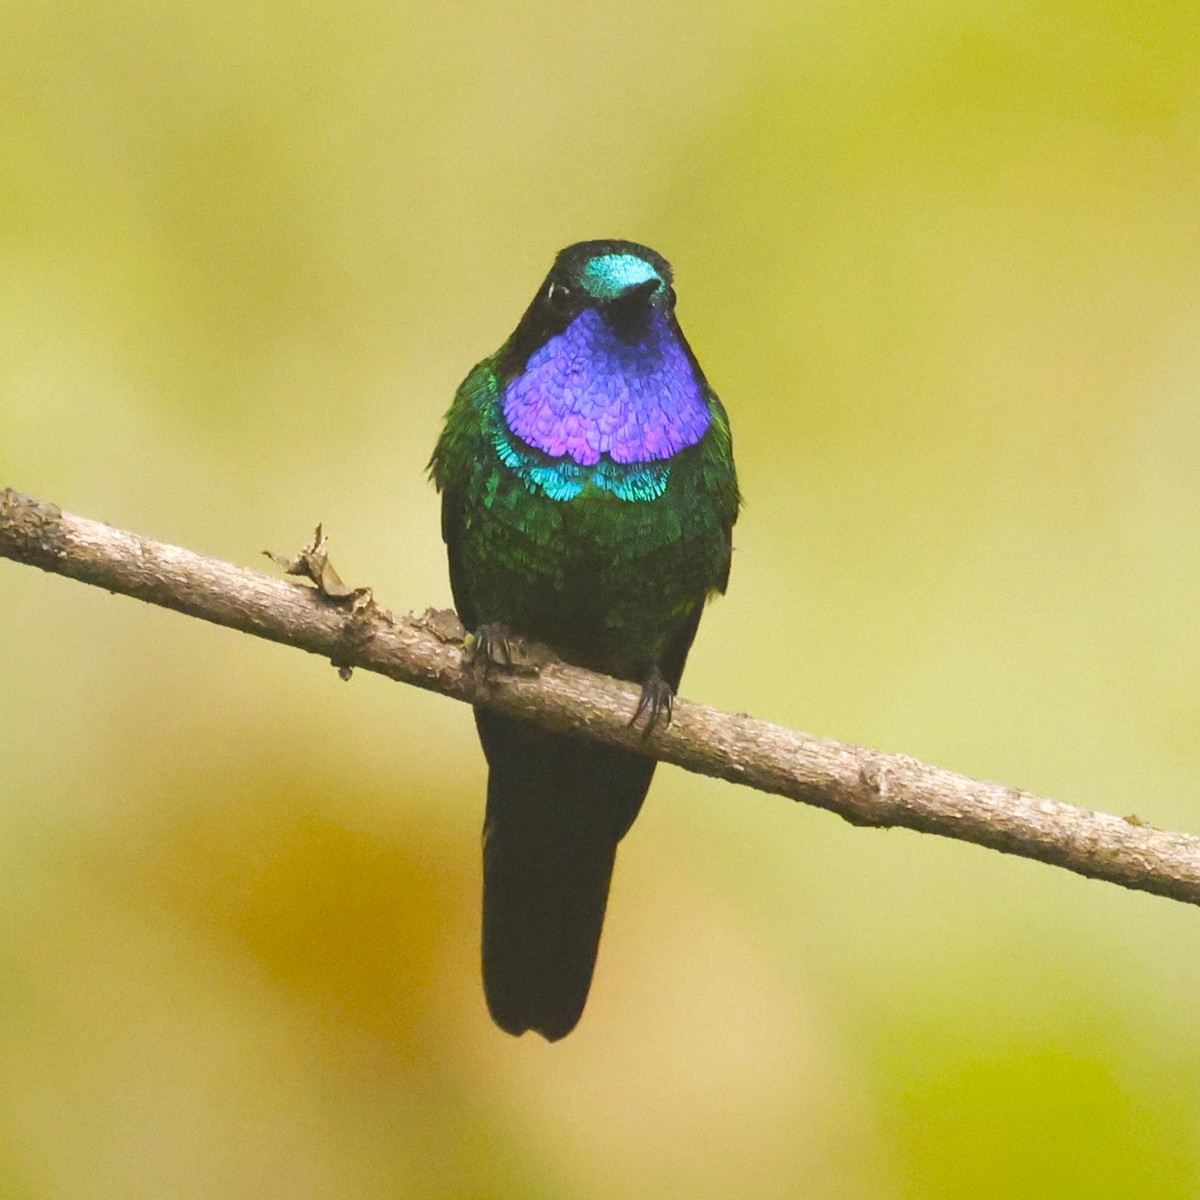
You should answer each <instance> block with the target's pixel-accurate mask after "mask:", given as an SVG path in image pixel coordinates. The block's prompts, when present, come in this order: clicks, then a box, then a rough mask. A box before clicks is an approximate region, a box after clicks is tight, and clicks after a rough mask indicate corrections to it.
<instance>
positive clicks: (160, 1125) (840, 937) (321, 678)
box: [0, 0, 1200, 1200]
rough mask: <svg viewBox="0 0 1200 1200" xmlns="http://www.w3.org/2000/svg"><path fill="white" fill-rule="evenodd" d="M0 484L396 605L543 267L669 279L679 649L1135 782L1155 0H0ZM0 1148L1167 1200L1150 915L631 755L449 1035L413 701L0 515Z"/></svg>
mask: <svg viewBox="0 0 1200 1200" xmlns="http://www.w3.org/2000/svg"><path fill="white" fill-rule="evenodd" d="M0 45H2V46H3V61H4V68H3V71H2V72H0V130H2V135H0V324H2V327H3V330H4V333H3V336H2V337H0V485H7V486H12V487H17V488H19V489H21V490H23V491H27V492H29V493H31V494H33V495H36V496H39V497H41V498H44V499H47V500H53V501H55V502H57V503H59V504H61V505H63V506H64V507H66V508H69V509H71V510H74V511H76V512H79V513H82V514H85V515H88V516H91V517H96V518H100V519H102V520H106V521H109V522H112V523H113V524H116V525H120V526H125V527H129V528H132V529H135V530H138V531H140V532H143V533H146V534H149V535H151V536H154V537H157V538H160V539H163V540H167V541H173V542H176V543H180V544H183V545H187V546H190V547H192V548H194V549H197V550H200V551H203V552H207V553H210V554H214V555H217V556H220V557H225V558H229V559H233V560H235V561H238V562H241V563H245V564H248V565H257V566H260V567H263V568H264V569H266V568H267V564H266V563H265V561H264V560H261V559H260V558H259V557H258V552H259V551H260V550H261V549H262V548H263V547H271V548H273V549H275V550H280V551H289V550H294V549H296V548H298V547H299V546H300V545H301V544H302V542H303V540H304V539H305V538H306V537H307V536H308V534H309V533H310V531H311V529H312V526H313V525H314V524H315V523H316V521H317V520H323V521H324V522H325V523H326V528H327V530H329V531H330V532H331V534H332V537H333V543H332V549H333V553H334V561H335V562H336V563H337V565H338V568H339V570H340V571H341V573H342V574H343V576H344V577H345V578H346V579H347V580H349V581H351V582H353V583H370V584H371V585H373V586H374V588H375V590H376V593H377V595H378V596H379V597H380V598H381V599H382V601H383V602H384V603H386V604H388V605H390V606H391V607H393V608H396V609H398V610H407V609H418V610H419V609H421V608H424V607H425V606H426V605H429V604H436V605H443V604H446V603H448V601H449V588H448V584H447V580H446V572H445V566H444V557H443V550H442V546H441V544H440V540H439V534H438V505H437V499H436V497H435V495H434V493H433V490H432V489H431V487H430V486H429V485H428V483H427V482H426V480H425V478H424V464H425V462H426V460H427V458H428V455H429V452H430V449H431V448H432V445H433V442H434V440H435V437H436V435H437V431H438V429H439V425H440V420H441V417H442V414H443V412H444V411H445V408H446V406H447V405H448V403H449V400H450V397H451V395H452V393H453V390H454V388H455V386H456V385H457V383H458V382H459V380H460V379H461V378H462V377H463V375H465V373H466V372H467V370H468V368H469V367H470V366H471V365H472V364H473V363H474V362H475V361H476V360H478V359H479V358H481V357H482V356H483V355H485V354H487V353H490V352H491V351H492V350H493V349H495V347H496V346H497V345H498V344H499V343H500V341H501V340H502V339H503V338H504V337H505V336H506V335H507V334H508V332H509V331H510V329H511V328H512V326H513V325H514V324H515V323H516V320H517V318H518V316H519V315H520V313H521V312H522V311H523V308H524V306H525V304H526V303H527V302H528V299H529V297H530V296H531V295H532V294H533V290H534V288H535V287H536V286H537V284H538V283H539V281H540V280H541V278H542V276H543V274H544V272H545V271H546V269H547V267H548V265H549V262H550V260H551V258H552V256H553V254H554V253H555V251H556V250H557V249H558V248H559V247H560V246H562V245H565V244H566V243H568V242H571V241H574V240H577V239H580V238H587V237H629V238H634V239H637V240H640V241H644V242H648V243H649V244H651V245H653V246H655V247H656V248H658V249H660V250H661V251H662V252H663V253H664V254H666V255H667V256H668V257H669V258H670V259H671V260H672V261H673V262H674V264H675V267H676V274H677V278H678V286H679V294H680V297H681V302H680V314H681V319H682V322H683V325H684V328H685V329H686V331H687V333H688V335H689V337H690V339H691V341H692V344H693V346H694V347H695V349H696V351H697V353H698V355H699V357H700V359H701V361H702V362H703V363H704V365H705V368H706V370H707V373H708V375H709V377H710V379H711V380H712V381H713V383H714V385H715V386H716V387H717V389H718V390H719V391H720V393H721V395H722V397H723V398H724V400H725V403H726V406H727V407H728V409H729V412H730V414H731V417H732V420H733V425H734V433H735V444H736V449H737V458H738V464H739V467H740V471H741V476H742V481H743V486H744V490H745V493H746V496H747V500H748V503H747V507H746V509H745V511H744V513H743V516H742V520H741V522H740V524H739V525H738V528H737V531H736V546H737V553H736V558H735V562H734V569H733V578H732V585H731V588H730V592H729V595H728V596H727V597H726V598H725V599H724V600H722V601H720V602H719V603H718V604H716V605H714V606H713V608H712V609H711V610H710V612H709V614H708V616H707V617H706V620H705V622H704V625H703V627H702V629H701V633H700V637H699V639H698V642H697V646H696V649H695V651H694V653H693V656H692V662H691V665H690V668H689V672H688V675H687V677H686V679H685V691H686V692H687V694H689V695H691V696H693V697H695V698H698V699H703V700H705V701H707V702H710V703H713V704H717V705H720V706H722V707H726V708H729V709H733V710H747V711H750V712H753V713H755V714H756V715H759V716H763V717H767V718H770V719H772V720H776V721H780V722H783V723H785V724H789V725H793V726H796V727H798V728H801V729H805V730H808V731H811V732H815V733H819V734H823V735H829V736H834V737H838V738H842V739H845V740H849V741H855V742H860V743H864V744H867V745H871V746H877V747H881V748H885V749H894V750H903V751H906V752H908V753H911V754H914V755H917V756H920V757H923V758H927V759H929V760H932V761H933V762H936V763H939V764H941V765H944V766H947V767H950V768H953V769H955V770H959V771H963V772H967V773H969V774H973V775H977V776H983V777H986V778H993V779H999V780H1003V781H1005V782H1008V783H1011V784H1015V785H1019V786H1022V787H1027V788H1031V789H1034V790H1037V791H1040V792H1044V793H1047V794H1050V795H1053V796H1055V797H1057V798H1060V799H1062V800H1066V801H1070V802H1073V803H1077V804H1082V805H1085V806H1089V807H1096V808H1103V809H1107V810H1110V811H1114V812H1117V813H1121V814H1126V813H1131V812H1136V813H1137V814H1138V815H1139V816H1141V817H1142V818H1143V819H1145V820H1148V821H1150V822H1152V823H1153V824H1155V825H1160V826H1163V827H1167V828H1181V829H1192V830H1195V829H1197V828H1198V827H1200V812H1198V809H1200V787H1198V783H1197V781H1198V779H1200V631H1198V628H1197V610H1198V607H1200V603H1198V602H1200V538H1198V536H1197V531H1198V529H1200V336H1198V335H1197V327H1198V324H1200V6H1197V5H1196V3H1195V0H1187V2H1185V3H1176V4H1171V3H1163V4H1154V5H1143V4H1136V3H1133V2H1132V0H1124V2H1122V3H1104V2H1101V3H1096V2H1095V0H1089V2H1088V3H1084V2H1082V0H1075V2H1069V0H1060V2H1045V3H1027V4H1020V3H1016V4H996V3H989V2H980V0H965V2H964V0H954V2H951V0H900V2H899V3H887V4H885V3H880V2H878V0H834V2H832V3H824V4H806V5H796V4H791V3H782V2H779V0H776V2H774V3H771V2H763V3H750V4H748V5H741V6H732V5H731V6H725V5H708V6H705V7H701V8H699V9H697V8H696V7H694V6H693V5H692V4H686V3H682V2H678V0H676V2H665V3H651V4H635V3H629V2H625V0H621V2H617V3H612V4H607V5H593V6H579V7H576V8H571V7H567V6H562V5H551V4H545V3H525V4H516V5H484V4H470V3H452V4H448V5H443V6H436V7H433V8H431V7H430V6H425V5H420V6H418V5H404V4H395V5H387V4H380V3H369V2H364V0H349V2H348V3H342V4H332V3H323V2H319V0H317V2H311V3H300V4H283V3H278V2H276V3H271V2H269V0H251V2H250V3H232V2H229V0H213V2H211V3H208V4H205V5H192V4H189V5H182V4H179V5H166V4H160V3H156V2H151V0H141V2H136V0H123V2H121V3H99V2H96V0H92V2H86V0H63V2H61V3H55V2H52V0H44V2H41V3H32V2H29V0H17V2H15V3H9V4H6V5H4V6H3V8H0ZM0 587H2V589H3V591H2V594H3V608H2V612H3V621H2V622H0V678H2V679H3V687H2V689H0V754H2V755H3V759H2V764H0V765H2V770H0V1195H2V1196H3V1197H5V1198H6V1200H8V1198H12V1200H26V1198H33V1197H37V1198H41V1197H54V1198H56V1200H57V1198H60V1197H61V1198H68V1200H71V1198H74V1197H94V1196H121V1197H134V1198H137V1197H148V1198H151V1197H152V1198H154V1200H160V1198H161V1197H164V1196H170V1197H173V1198H182V1200H187V1198H190V1197H196V1198H200V1197H205V1198H208V1197H215V1196H221V1197H272V1198H274V1197H280V1198H288V1200H304V1198H307V1197H314V1198H315V1197H330V1196H354V1197H368V1198H370V1197H408V1196H414V1197H483V1196H486V1197H560V1196H568V1195H569V1196H578V1197H588V1198H591V1197H596V1198H610V1197H611V1198H614V1200H615V1198H618V1197H622V1198H623V1197H628V1196H653V1197H688V1198H703V1197H724V1196H763V1197H806V1198H807V1197H812V1198H820V1200H824V1198H827V1197H828V1198H837V1200H868V1198H869V1200H908V1198H914V1200H915V1198H922V1200H925V1198H934V1200H937V1198H941V1197H946V1198H951V1197H953V1198H961V1197H979V1198H982V1200H990V1198H993V1197H1028V1196H1047V1197H1049V1196H1053V1197H1056V1198H1060V1197H1081V1198H1082V1197H1088V1198H1094V1197H1101V1196H1102V1197H1107V1196H1121V1197H1125V1196H1150V1195H1153V1196H1155V1197H1159V1198H1163V1197H1194V1196H1195V1195H1197V1194H1198V1193H1200V1005H1198V1004H1197V995H1198V994H1200V919H1198V917H1197V914H1196V912H1195V911H1194V910H1192V909H1188V908H1185V907H1184V906H1181V905H1176V904H1172V903H1170V902H1168V901H1165V900H1160V899H1154V898H1151V897H1148V896H1142V895H1135V894H1132V893H1126V892H1123V891H1121V890H1119V889H1117V888H1114V887H1110V886H1107V885H1102V884H1099V883H1094V882H1087V881H1084V880H1081V879H1078V878H1076V877H1074V876H1071V875H1068V874H1066V873H1065V872H1061V871H1056V870H1053V869H1050V868H1047V867H1043V866H1038V865H1035V864H1031V863H1028V862H1024V861H1019V860H1016V859H1009V858H1004V857H1002V856H1000V855H997V854H994V853H990V852H986V851H983V850H980V849H978V848H975V847H971V846H963V845H957V844H952V843H949V842H944V841H939V840H935V839H932V838H927V837H921V836H917V835H915V834H910V833H907V832H901V831H893V832H880V831H865V830H856V829H852V828H850V827H849V826H846V825H844V824H842V823H841V822H839V821H838V820H836V819H835V818H832V817H830V816H828V815H826V814H823V813H820V812H816V811H810V810H806V809H803V808H799V807H796V806H792V805H789V804H788V803H786V802H784V801H781V800H779V799H775V798H770V797H765V796H761V795H758V794H755V793H752V792H749V791H745V790H741V789H737V788H734V787H732V786H729V785H726V784H721V783H717V782H714V781H711V780H702V779H697V778H694V777H691V776H687V775H684V774H683V773H681V772H679V771H676V770H674V769H671V768H664V769H663V770H662V771H661V772H660V775H659V778H658V781H657V783H656V785H655V788H654V790H653V791H652V793H651V797H650V800H649V802H648V804H647V807H646V809H645V811H644V814H643V816H642V817H641V819H640V821H639V823H638V825H637V826H636V827H635V829H634V831H633V833H632V834H631V835H630V837H629V839H628V840H627V841H626V843H625V845H624V847H623V850H622V854H621V858H620V863H619V866H618V870H617V878H616V883H615V887H614V892H613V901H612V905H611V908H610V914H609V920H608V926H607V932H606V935H605V944H604V946H603V948H602V953H601V957H600V967H599V971H598V975H597V979H596V984H595V987H594V989H593V993H592V998H591V1002H590V1005H589V1007H588V1011H587V1013H586V1015H585V1018H584V1020H583V1022H582V1024H581V1025H580V1027H579V1029H578V1030H577V1032H576V1033H575V1034H573V1035H572V1036H571V1037H570V1038H569V1039H567V1040H566V1041H565V1042H563V1043H561V1044H559V1045H556V1046H547V1045H545V1044H543V1043H541V1042H540V1041H536V1040H533V1039H531V1038H524V1039H521V1040H520V1041H513V1040H510V1039H508V1038H507V1037H505V1036H504V1035H502V1034H500V1033H499V1032H498V1031H497V1030H496V1029H494V1028H493V1027H492V1025H491V1024H490V1023H489V1021H488V1019H487V1016H486V1013H485V1010H484V1006H483V1000H482V995H481V991H480V985H479V981H478V968H477V961H476V957H477V950H476V947H477V939H478V930H477V923H478V907H479V900H478V889H479V862H478V857H479V855H478V840H477V839H478V829H479V824H480V820H481V816H482V807H483V767H482V757H481V755H480V753H479V752H478V750H477V747H476V745H475V741H474V735H473V730H472V727H471V720H470V713H469V711H468V710H467V709H466V708H465V707H464V706H461V705H457V704H453V703H451V702H450V701H447V700H444V699H442V698H440V697H436V696H432V695H427V694H424V693H420V692H417V691H415V690H413V689H409V688H404V687H399V686H396V685H393V684H390V683H387V682H386V681H383V680H381V679H377V678H369V677H364V676H362V675H361V674H359V675H356V676H355V678H354V679H353V681H352V682H351V683H350V684H349V685H346V684H343V683H341V682H340V681H339V680H338V678H337V676H336V674H335V673H334V671H333V670H332V669H330V668H329V667H328V666H327V665H324V664H322V663H321V662H319V661H318V660H316V659H312V658H309V657H307V656H305V655H303V654H299V653H296V652H294V651H287V650H284V649H281V648H279V647H276V646H273V645H269V644H267V643H263V642H257V641H254V640H252V639H250V638H246V637H242V636H239V635H236V634H233V633H230V632H228V631H224V630H218V629H216V628H213V627H209V626H205V625H203V624H201V623H199V622H196V621H189V620H186V619H184V618H181V617H178V616H175V615H173V614H170V613H166V612H162V611H158V610H153V609H151V608H149V607H146V606H143V605H139V604H136V603H134V602H132V601H128V600H124V599H117V598H113V597H111V596H108V595H106V594H105V593H103V592H100V591H97V590H93V589H88V588H84V587H81V586H79V585H77V584H74V583H70V582H68V581H65V580H61V579H54V578H50V577H47V576H43V575H41V574H39V573H37V572H35V571H32V570H29V569H27V568H22V567H18V566H16V565H13V564H11V563H7V564H6V563H3V562H0Z"/></svg>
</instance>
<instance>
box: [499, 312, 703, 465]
mask: <svg viewBox="0 0 1200 1200" xmlns="http://www.w3.org/2000/svg"><path fill="white" fill-rule="evenodd" d="M504 419H505V422H506V424H507V425H508V428H509V429H510V430H511V431H512V432H513V433H515V434H516V435H517V436H518V437H519V438H520V439H521V440H522V441H524V442H525V443H526V444H528V445H530V446H533V447H534V448H535V449H538V450H540V451H542V453H544V454H547V455H549V456H550V457H551V458H570V459H571V460H572V461H573V462H575V463H578V464H579V465H580V466H584V467H588V466H595V464H596V463H598V462H599V461H600V458H601V456H602V455H607V456H608V457H609V458H611V459H612V461H613V462H616V463H647V462H658V461H661V460H663V459H666V458H670V457H671V456H672V455H675V454H678V453H679V451H680V450H684V449H686V448H687V447H688V446H694V445H695V444H696V443H697V442H698V441H700V439H701V438H702V437H703V436H704V434H705V432H706V431H707V429H708V426H709V423H710V421H711V420H712V417H711V415H710V413H709V409H708V405H707V404H706V403H705V400H704V393H703V391H702V389H701V386H700V384H699V382H698V381H697V379H696V375H695V372H694V371H693V369H692V364H691V361H690V359H689V357H688V354H687V351H686V350H684V348H683V347H682V346H681V345H680V343H679V340H678V339H677V338H676V337H675V336H674V334H673V333H672V332H671V328H670V325H669V323H668V321H667V320H666V318H665V317H664V316H662V315H661V314H658V313H656V314H655V315H654V317H653V319H652V326H651V329H650V335H649V336H648V337H642V338H640V339H639V340H637V341H633V342H630V341H625V340H624V339H623V338H622V337H621V336H620V335H619V334H618V333H616V332H615V331H614V330H613V329H612V328H611V327H610V326H609V324H608V322H606V321H605V320H604V318H603V317H602V316H601V315H600V313H599V312H597V311H596V309H594V308H587V309H584V311H583V312H581V313H580V314H579V316H577V317H576V318H575V320H574V321H572V322H571V324H570V325H568V326H567V328H566V329H564V330H563V332H562V333H560V334H558V335H557V336H555V337H552V338H550V339H549V340H548V341H547V342H546V344H545V345H544V346H542V347H541V348H540V349H538V350H537V351H535V352H534V353H533V354H532V355H531V356H530V358H529V361H528V362H527V364H526V367H525V370H524V371H523V372H522V373H521V374H520V375H518V376H517V377H516V378H515V379H513V380H512V381H511V382H510V383H509V384H508V387H507V388H506V389H505V392H504Z"/></svg>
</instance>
